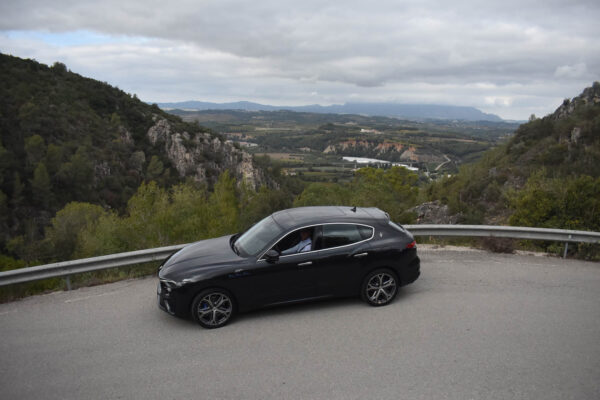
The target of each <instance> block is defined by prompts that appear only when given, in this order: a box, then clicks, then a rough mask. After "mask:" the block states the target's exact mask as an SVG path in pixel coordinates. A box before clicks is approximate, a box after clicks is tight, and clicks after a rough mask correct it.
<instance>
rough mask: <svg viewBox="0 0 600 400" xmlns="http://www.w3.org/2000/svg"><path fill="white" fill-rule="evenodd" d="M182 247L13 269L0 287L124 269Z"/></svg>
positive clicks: (1, 274)
mask: <svg viewBox="0 0 600 400" xmlns="http://www.w3.org/2000/svg"><path fill="white" fill-rule="evenodd" d="M184 246H186V245H185V244H178V245H175V246H167V247H158V248H154V249H147V250H137V251H130V252H127V253H117V254H109V255H106V256H100V257H92V258H83V259H80V260H73V261H63V262H57V263H53V264H46V265H38V266H36V267H28V268H19V269H13V270H10V271H4V272H0V286H5V285H12V284H14V283H23V282H33V281H37V280H41V279H47V278H60V277H63V276H66V277H68V276H70V275H74V274H81V273H84V272H92V271H98V270H103V269H110V268H118V267H124V266H127V265H132V264H143V263H147V262H152V261H162V260H164V259H165V258H167V257H169V256H170V255H171V254H172V253H174V252H175V251H177V250H179V249H181V248H183V247H184ZM67 286H70V282H69V281H67Z"/></svg>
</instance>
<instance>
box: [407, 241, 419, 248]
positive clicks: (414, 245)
mask: <svg viewBox="0 0 600 400" xmlns="http://www.w3.org/2000/svg"><path fill="white" fill-rule="evenodd" d="M415 247H417V242H415V241H414V240H413V241H412V242H410V243H409V244H407V245H406V248H407V249H414V248H415Z"/></svg>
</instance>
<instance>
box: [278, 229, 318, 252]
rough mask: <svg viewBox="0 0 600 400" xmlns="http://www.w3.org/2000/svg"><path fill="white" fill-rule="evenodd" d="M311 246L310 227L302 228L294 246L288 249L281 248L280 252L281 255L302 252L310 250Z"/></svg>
mask: <svg viewBox="0 0 600 400" xmlns="http://www.w3.org/2000/svg"><path fill="white" fill-rule="evenodd" d="M311 247H312V240H311V232H310V229H303V230H301V231H300V242H298V244H296V245H295V246H292V247H290V248H289V249H286V250H283V251H282V252H281V255H282V256H285V255H288V254H294V253H303V252H305V251H310V250H311Z"/></svg>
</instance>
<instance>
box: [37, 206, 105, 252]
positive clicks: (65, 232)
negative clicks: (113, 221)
mask: <svg viewBox="0 0 600 400" xmlns="http://www.w3.org/2000/svg"><path fill="white" fill-rule="evenodd" d="M106 215H107V214H106V211H104V209H103V208H102V207H100V206H97V205H94V204H89V203H78V202H71V203H69V204H67V205H66V206H65V207H64V208H63V209H62V210H60V211H59V212H57V213H56V216H55V217H54V218H52V222H51V225H50V226H49V227H48V228H47V229H46V233H45V238H44V242H45V245H46V246H47V248H48V249H49V251H50V252H52V253H53V256H54V258H55V259H56V260H59V261H61V260H69V259H71V258H72V256H73V254H74V253H75V250H76V248H77V242H78V238H79V235H80V234H81V232H83V231H84V230H85V229H90V228H93V226H94V225H95V224H96V223H97V222H98V220H99V219H100V217H103V216H106Z"/></svg>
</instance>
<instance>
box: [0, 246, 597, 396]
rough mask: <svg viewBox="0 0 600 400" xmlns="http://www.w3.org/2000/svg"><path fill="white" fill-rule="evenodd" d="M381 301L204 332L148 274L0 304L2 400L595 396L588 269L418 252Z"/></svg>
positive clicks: (272, 313) (536, 260) (547, 261)
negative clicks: (167, 309) (160, 300)
mask: <svg viewBox="0 0 600 400" xmlns="http://www.w3.org/2000/svg"><path fill="white" fill-rule="evenodd" d="M421 256H422V271H423V274H422V277H421V278H420V279H419V280H418V281H417V282H415V283H414V284H413V285H410V286H408V287H406V288H404V289H403V290H402V292H401V293H400V295H399V297H398V298H397V300H396V301H395V302H394V303H392V304H391V305H389V306H387V307H382V308H377V309H376V308H371V307H368V306H366V305H365V304H363V303H361V302H360V301H358V300H354V299H346V300H341V301H330V302H323V303H316V304H309V305H301V306H293V307H285V308H278V309H273V310H267V311H260V312H254V313H250V314H246V315H243V316H240V317H239V318H237V319H236V320H235V321H234V322H233V323H232V324H231V325H228V326H226V327H225V328H222V329H217V330H212V331H209V330H203V329H201V328H200V327H197V326H196V325H195V324H193V323H191V322H188V321H184V320H179V319H176V318H173V317H171V316H169V315H167V314H166V313H164V312H162V311H159V310H158V308H157V307H156V304H155V285H156V280H155V279H152V278H148V279H141V280H132V281H125V282H119V283H115V284H110V285H104V286H99V287H91V288H84V289H80V290H76V291H73V292H61V293H55V294H51V295H45V296H36V297H32V298H28V299H25V300H23V301H19V302H15V303H9V304H3V305H0V337H1V344H0V397H1V398H4V399H134V398H136V399H181V398H185V397H187V398H194V399H359V398H361V399H362V398H369V399H383V398H400V399H402V398H410V399H427V400H431V399H460V400H465V399H544V400H549V399H561V400H563V399H582V400H583V399H585V400H590V399H600V264H599V263H586V262H579V261H572V260H567V261H563V260H562V259H558V258H546V257H533V256H508V255H494V254H489V253H484V252H479V251H450V250H435V251H433V250H430V249H423V248H422V249H421Z"/></svg>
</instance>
